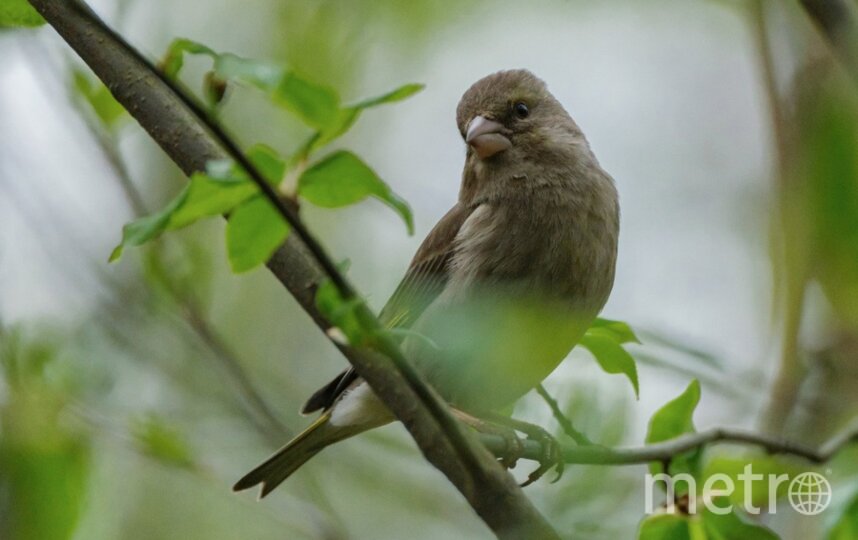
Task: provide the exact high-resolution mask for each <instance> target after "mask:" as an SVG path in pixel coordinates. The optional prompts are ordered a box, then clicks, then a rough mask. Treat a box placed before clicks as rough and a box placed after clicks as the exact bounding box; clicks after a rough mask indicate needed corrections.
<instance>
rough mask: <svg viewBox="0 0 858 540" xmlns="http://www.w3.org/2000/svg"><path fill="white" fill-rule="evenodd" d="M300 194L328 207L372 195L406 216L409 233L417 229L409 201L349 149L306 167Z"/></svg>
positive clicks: (360, 199)
mask: <svg viewBox="0 0 858 540" xmlns="http://www.w3.org/2000/svg"><path fill="white" fill-rule="evenodd" d="M298 194H299V195H301V196H302V197H304V198H305V199H307V200H308V201H310V202H312V203H313V204H315V205H318V206H322V207H324V208H338V207H341V206H348V205H351V204H355V203H357V202H360V201H362V200H364V199H365V198H367V197H369V196H372V197H375V198H377V199H378V200H380V201H381V202H383V203H385V204H387V205H388V206H390V207H391V208H393V209H394V210H395V211H396V212H397V213H398V214H399V215H400V217H402V220H403V221H404V222H405V226H406V227H407V229H408V233H409V234H413V232H414V218H413V217H412V215H411V209H410V208H409V207H408V204H407V203H406V202H405V201H404V200H402V199H401V198H399V197H398V196H397V195H396V194H395V193H393V191H392V190H391V189H390V186H388V185H387V184H386V183H384V181H383V180H381V179H380V178H379V177H378V175H376V174H375V171H373V170H372V169H370V168H369V166H367V165H366V164H365V163H364V162H363V161H361V159H360V158H358V157H357V156H356V155H354V154H353V153H351V152H348V151H345V150H340V151H338V152H335V153H333V154H331V155H329V156H327V157H326V158H325V159H323V160H322V161H320V162H319V163H316V164H315V165H313V166H312V167H310V168H309V169H307V170H306V171H304V174H302V175H301V178H300V179H299V180H298Z"/></svg>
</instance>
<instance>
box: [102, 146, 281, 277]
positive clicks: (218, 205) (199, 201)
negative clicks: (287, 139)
mask: <svg viewBox="0 0 858 540" xmlns="http://www.w3.org/2000/svg"><path fill="white" fill-rule="evenodd" d="M266 152H267V151H265V150H262V149H259V150H258V152H257V155H256V159H261V157H260V156H262V155H264V154H265V153H266ZM267 167H268V170H269V171H273V170H275V169H274V167H273V165H271V164H269V165H268V166H267ZM257 191H258V188H257V187H256V185H255V184H253V183H252V182H250V181H248V180H247V179H246V176H245V175H244V174H243V172H242V171H240V170H239V169H238V168H237V167H236V166H235V165H234V164H233V163H232V161H230V160H222V159H220V160H211V161H209V162H208V163H207V164H206V173H194V174H193V175H192V176H191V180H190V183H189V184H188V185H187V186H185V189H183V190H182V192H181V193H179V195H177V196H176V198H175V199H173V200H172V201H171V202H170V204H168V205H167V206H166V207H165V208H164V209H163V210H161V211H160V212H158V213H156V214H153V215H151V216H146V217H144V218H140V219H138V220H135V221H132V222H131V223H129V224H127V225H125V227H123V228H122V241H121V242H120V243H119V245H118V246H116V248H114V249H113V252H112V253H111V254H110V259H109V260H110V261H111V262H113V261H116V260H118V259H119V258H120V257H121V256H122V252H123V250H124V249H125V248H126V247H128V246H139V245H142V244H144V243H146V242H148V241H150V240H152V239H154V238H157V237H158V236H159V235H160V234H161V233H163V232H165V231H169V230H174V229H180V228H182V227H185V226H187V225H190V224H191V223H194V222H195V221H198V220H199V219H202V218H204V217H209V216H217V215H222V214H226V213H228V212H229V211H230V210H232V209H233V208H235V207H236V206H237V205H239V204H241V203H242V202H244V201H246V200H247V199H249V198H250V197H252V196H253V195H254V194H256V193H257Z"/></svg>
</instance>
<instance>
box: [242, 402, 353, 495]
mask: <svg viewBox="0 0 858 540" xmlns="http://www.w3.org/2000/svg"><path fill="white" fill-rule="evenodd" d="M330 416H331V413H330V411H328V412H326V413H325V414H323V415H322V416H320V417H319V418H318V419H317V420H316V421H315V422H313V423H312V424H310V426H309V427H308V428H307V429H305V430H304V431H302V432H301V433H300V434H298V435H297V436H296V437H295V438H294V439H292V440H291V441H289V442H288V443H286V446H284V447H283V448H281V449H280V450H278V451H277V452H276V453H275V454H274V455H273V456H271V457H270V458H268V459H267V460H265V462H264V463H262V464H261V465H259V466H258V467H256V468H255V469H253V470H252V471H250V472H249V473H247V474H246V475H244V477H242V478H241V480H239V481H238V482H236V483H235V485H234V486H233V487H232V489H233V491H242V490H245V489H248V488H252V487H253V486H255V485H257V484H262V491H261V492H260V494H259V498H262V497H265V496H266V495H268V494H269V493H271V491H272V490H273V489H274V488H276V487H277V486H279V485H280V484H281V483H282V482H283V481H284V480H286V479H287V478H288V477H289V476H290V475H291V474H292V473H293V472H295V471H297V470H298V468H299V467H301V465H303V464H304V463H306V462H307V461H308V460H309V459H310V458H311V457H313V456H315V455H316V454H318V453H319V452H321V451H322V449H324V448H325V447H326V446H328V445H329V444H333V443H335V442H337V441H341V440H342V439H345V438H346V437H350V436H352V435H354V434H355V431H354V430H353V429H349V427H348V426H343V427H337V426H333V425H331V423H330V422H329V421H328V420H329V418H330Z"/></svg>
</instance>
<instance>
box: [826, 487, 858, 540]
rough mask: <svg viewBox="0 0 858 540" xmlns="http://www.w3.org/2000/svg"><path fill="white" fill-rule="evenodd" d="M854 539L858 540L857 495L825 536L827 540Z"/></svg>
mask: <svg viewBox="0 0 858 540" xmlns="http://www.w3.org/2000/svg"><path fill="white" fill-rule="evenodd" d="M855 538H858V495H856V496H855V497H854V498H853V499H852V502H850V503H849V505H848V506H847V507H846V510H845V511H844V512H843V514H841V515H840V517H839V518H838V520H837V522H836V523H835V524H834V526H833V527H832V528H831V530H830V531H828V536H826V539H827V540H855Z"/></svg>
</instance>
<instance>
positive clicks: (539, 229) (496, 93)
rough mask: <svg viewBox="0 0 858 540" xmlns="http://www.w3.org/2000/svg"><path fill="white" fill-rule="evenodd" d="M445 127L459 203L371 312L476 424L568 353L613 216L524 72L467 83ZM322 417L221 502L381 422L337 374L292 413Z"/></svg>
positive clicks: (352, 379) (598, 282) (567, 133)
mask: <svg viewBox="0 0 858 540" xmlns="http://www.w3.org/2000/svg"><path fill="white" fill-rule="evenodd" d="M456 121H457V124H458V127H459V132H460V133H461V135H462V137H463V139H464V140H465V143H466V144H467V157H466V159H465V168H464V172H463V175H462V186H461V190H460V192H459V200H458V202H457V203H456V205H455V206H454V207H453V208H452V209H451V210H450V211H449V212H447V214H446V215H445V216H444V217H443V218H441V221H439V222H438V224H437V225H435V227H434V228H433V229H432V231H431V232H430V233H429V235H428V236H427V237H426V239H425V240H424V241H423V244H422V245H421V246H420V248H419V249H418V250H417V254H416V255H415V256H414V259H413V260H412V261H411V265H410V267H409V269H408V272H407V273H406V275H405V278H404V279H403V280H402V283H401V284H400V285H399V287H398V288H397V289H396V291H395V292H394V294H393V296H392V297H391V299H390V300H389V301H388V303H387V305H386V306H385V307H384V309H383V310H382V312H381V319H382V321H383V322H385V323H386V324H387V325H388V326H390V327H398V328H408V329H410V330H409V332H408V333H407V335H406V337H405V338H404V339H403V341H402V348H403V351H404V352H405V354H406V356H407V357H408V358H409V360H411V361H412V362H413V363H414V365H415V366H417V368H418V369H420V370H421V371H422V372H423V374H424V375H425V376H426V378H427V379H428V380H429V381H430V383H431V384H432V385H433V386H434V388H435V389H436V390H437V391H438V392H439V393H440V394H441V396H443V397H444V398H445V399H446V400H447V401H448V402H449V403H450V404H451V406H453V407H454V408H455V409H457V410H459V411H464V412H470V413H472V414H476V415H478V414H479V413H480V412H484V411H494V410H497V409H499V408H501V407H505V406H508V405H510V404H511V403H513V402H514V401H515V400H517V399H518V398H519V397H521V396H522V395H524V394H525V393H527V392H528V391H529V390H531V389H532V388H534V387H535V386H536V385H538V384H539V383H540V382H541V381H542V380H543V379H544V378H545V377H547V376H548V374H549V373H551V371H553V370H554V368H556V367H557V365H558V364H559V363H560V362H561V361H562V360H563V358H565V357H566V355H567V354H568V353H569V351H570V350H571V349H572V348H573V347H574V346H575V344H576V343H577V342H578V340H580V338H581V336H582V335H583V333H584V332H585V331H586V329H587V328H588V326H589V325H590V323H591V322H592V321H593V319H594V318H595V317H596V315H597V314H598V312H599V311H600V310H601V309H602V306H603V305H604V304H605V302H606V301H607V299H608V295H609V293H610V291H611V287H612V285H613V281H614V264H615V261H616V255H617V236H618V233H619V205H618V202H617V191H616V189H615V187H614V183H613V180H612V179H611V177H610V176H608V174H607V173H606V172H605V171H603V170H602V168H601V167H600V166H599V163H598V162H597V161H596V158H595V157H594V156H593V153H592V152H591V150H590V147H589V145H588V143H587V140H586V139H585V138H584V134H583V133H582V132H581V130H580V129H579V128H578V126H577V125H576V124H575V122H574V121H573V120H572V118H571V117H570V116H569V114H568V113H567V112H566V110H565V109H564V108H563V106H562V105H561V104H560V103H559V102H558V101H557V100H556V99H555V98H554V96H552V95H551V93H550V92H549V91H548V89H547V88H546V86H545V83H544V82H542V81H541V80H540V79H538V78H537V77H536V76H534V75H533V74H532V73H530V72H529V71H526V70H510V71H501V72H498V73H495V74H492V75H489V76H488V77H485V78H483V79H481V80H479V81H477V82H476V83H475V84H474V85H473V86H471V87H470V88H469V89H468V90H467V92H465V94H464V96H462V100H461V101H460V103H459V106H458V108H457V111H456ZM318 410H321V411H323V412H322V415H321V416H320V417H319V418H318V419H317V420H316V421H315V422H314V423H313V424H312V425H310V427H308V428H307V429H306V430H304V431H303V432H302V433H301V434H300V435H298V436H297V437H295V438H294V439H293V440H292V441H290V442H289V443H288V444H287V445H286V446H284V447H283V448H282V449H280V450H279V451H278V452H277V453H275V454H274V455H273V456H272V457H270V458H269V459H268V460H267V461H265V462H264V463H262V464H261V465H259V466H258V467H257V468H255V469H254V470H252V471H251V472H249V473H248V474H247V475H245V476H244V477H243V478H242V479H241V480H239V481H238V482H237V483H236V484H235V487H234V489H235V490H236V491H239V490H243V489H247V488H250V487H252V486H255V485H257V484H260V483H261V484H262V492H261V496H263V497H264V496H265V495H267V494H268V493H270V492H271V490H273V489H274V488H275V487H277V486H278V485H279V484H280V483H281V482H283V481H284V480H285V479H286V478H287V477H288V476H289V475H291V474H292V473H293V472H295V471H296V470H297V469H298V468H299V467H300V466H301V465H303V464H304V463H305V462H306V461H307V460H309V459H310V458H311V457H313V456H314V455H316V454H317V453H318V452H319V451H321V450H322V449H323V448H325V447H327V446H328V445H330V444H332V443H335V442H337V441H340V440H343V439H345V438H348V437H351V436H353V435H356V434H357V433H361V432H363V431H366V430H368V429H371V428H374V427H378V426H380V425H383V424H386V423H388V422H390V421H392V420H393V419H394V417H393V415H392V413H390V411H388V410H387V409H386V407H385V406H384V405H383V404H382V402H381V401H380V400H379V399H378V398H377V397H376V396H375V395H374V394H373V392H372V390H371V389H370V388H369V385H368V384H367V383H366V382H365V381H364V380H363V379H362V378H361V377H359V376H358V375H357V373H356V372H355V371H354V369H349V370H346V371H344V372H343V373H341V374H340V375H339V376H337V377H336V378H335V379H334V380H333V381H331V382H330V383H328V384H327V385H326V386H324V387H323V388H321V389H320V390H318V391H317V392H316V393H315V394H313V396H312V397H310V399H309V400H308V401H307V403H306V405H304V408H303V409H302V412H304V413H311V412H314V411H318Z"/></svg>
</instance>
